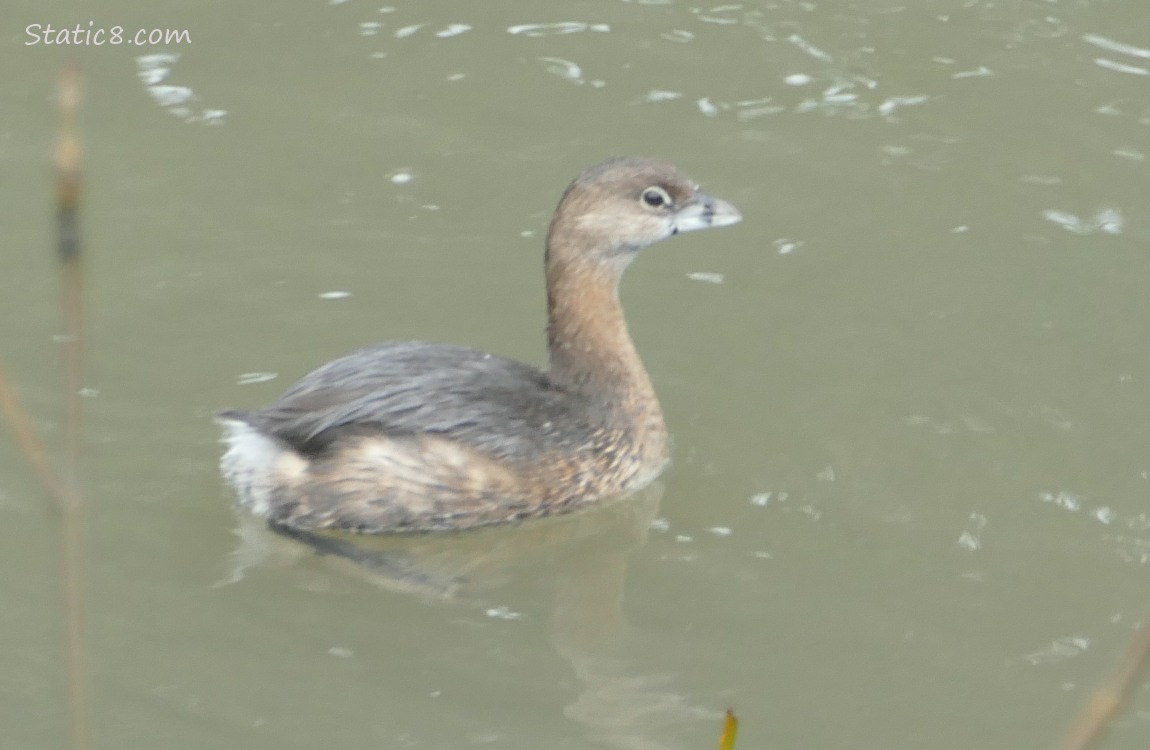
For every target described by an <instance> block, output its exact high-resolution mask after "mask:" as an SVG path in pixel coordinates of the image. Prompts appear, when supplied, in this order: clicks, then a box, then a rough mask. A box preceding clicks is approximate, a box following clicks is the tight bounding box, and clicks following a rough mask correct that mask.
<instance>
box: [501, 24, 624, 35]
mask: <svg viewBox="0 0 1150 750" xmlns="http://www.w3.org/2000/svg"><path fill="white" fill-rule="evenodd" d="M610 30H611V27H610V26H609V25H608V24H605V23H583V22H582V21H558V22H556V23H524V24H519V25H517V26H508V27H507V33H508V34H513V35H515V36H560V35H562V34H578V33H580V32H582V31H599V32H607V31H610Z"/></svg>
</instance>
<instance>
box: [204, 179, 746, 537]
mask: <svg viewBox="0 0 1150 750" xmlns="http://www.w3.org/2000/svg"><path fill="white" fill-rule="evenodd" d="M741 218H742V216H741V215H740V214H739V212H738V210H737V209H736V208H735V207H734V206H732V205H731V204H730V203H727V202H726V201H722V200H719V199H718V198H713V197H711V196H709V195H707V194H705V193H702V192H700V191H699V189H698V186H697V185H696V184H695V183H694V182H692V181H691V180H689V179H688V178H687V177H686V176H684V175H683V174H682V173H681V172H679V171H678V170H677V169H675V167H673V166H671V165H670V164H666V163H664V162H660V161H654V160H650V159H635V158H628V159H611V160H609V161H605V162H603V163H602V164H598V165H596V166H594V167H591V168H589V169H587V170H585V171H584V172H583V173H582V174H581V175H579V177H578V178H576V179H575V181H574V182H572V183H571V185H570V187H568V188H567V192H565V193H564V194H563V198H562V200H560V202H559V207H558V208H557V209H556V211H555V217H554V218H553V219H552V221H551V228H550V230H549V231H548V233H547V251H546V272H547V306H548V323H547V338H548V345H549V349H550V358H551V361H550V367H549V368H548V369H547V370H546V371H541V370H538V369H536V368H534V367H530V366H528V365H525V364H522V363H520V362H516V361H514V360H511V359H505V358H503V357H497V356H495V355H492V354H487V353H485V352H481V351H476V350H475V349H467V348H464V347H461V346H451V345H448V344H428V343H422V342H403V343H385V344H378V345H376V346H371V347H367V348H365V349H361V350H359V351H357V352H354V353H353V354H349V355H348V356H346V357H343V358H341V359H337V360H335V361H334V362H329V363H328V364H326V365H324V366H323V367H321V368H319V369H318V370H316V371H315V372H313V373H311V374H310V375H308V376H306V377H305V378H304V379H303V380H301V381H299V382H298V383H296V384H295V385H294V386H292V387H291V389H289V390H288V391H287V393H285V394H284V395H283V396H282V397H280V399H279V401H277V402H275V403H274V404H272V405H271V406H269V407H267V408H266V409H261V410H259V411H252V412H238V411H228V412H223V413H221V414H220V415H219V417H218V420H219V422H220V423H221V424H222V426H223V427H224V429H225V432H226V434H225V437H224V441H225V443H226V444H227V450H226V452H225V453H224V456H223V459H222V460H221V469H222V471H223V474H224V476H225V477H226V478H227V480H228V481H229V482H230V483H231V484H232V485H233V486H234V487H235V489H236V493H237V495H238V503H239V504H240V505H241V506H242V507H244V508H247V509H249V510H250V511H252V512H254V513H255V514H257V515H259V516H263V517H265V518H266V519H267V520H268V521H269V522H270V523H271V524H272V525H273V526H281V527H288V528H292V529H299V530H305V531H314V530H328V529H330V530H340V531H354V532H363V533H375V534H380V533H412V532H429V531H446V530H462V529H469V528H474V527H478V526H490V525H493V524H499V523H508V522H514V521H520V520H523V519H527V518H536V517H541V516H547V515H552V514H556V513H565V512H568V511H572V510H575V509H576V508H580V507H583V506H585V505H587V504H589V503H591V502H593V501H595V500H598V499H601V498H606V497H610V496H614V495H619V494H621V493H625V492H629V491H632V490H637V489H639V488H641V487H643V486H645V485H647V484H649V483H650V482H651V481H652V480H654V478H655V477H656V476H658V474H659V472H660V471H661V470H662V469H663V467H664V466H665V465H666V463H667V460H668V455H667V431H666V428H665V426H664V424H663V414H662V411H661V410H660V409H659V402H658V400H657V399H656V398H655V391H654V389H653V388H652V387H651V381H650V379H649V378H648V377H647V371H646V370H644V369H643V363H642V362H641V361H640V360H639V355H638V354H637V353H636V351H635V346H634V344H632V342H631V337H630V335H629V334H628V333H627V325H626V323H625V322H624V320H623V310H622V308H621V307H620V305H619V295H618V290H619V278H620V276H621V275H622V273H623V270H624V269H625V268H626V267H627V266H628V264H630V262H631V261H632V260H634V258H635V256H636V255H637V254H638V252H639V251H640V250H641V249H643V248H644V247H646V246H648V245H650V244H652V243H654V242H658V241H659V240H662V239H665V238H667V237H670V236H671V235H674V234H678V233H679V232H685V231H689V230H692V229H706V228H708V227H721V226H726V225H728V224H734V223H735V222H737V221H739V220H740V219H741Z"/></svg>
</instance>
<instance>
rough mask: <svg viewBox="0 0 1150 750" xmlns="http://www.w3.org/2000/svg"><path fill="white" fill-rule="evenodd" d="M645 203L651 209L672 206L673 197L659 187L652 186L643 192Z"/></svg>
mask: <svg viewBox="0 0 1150 750" xmlns="http://www.w3.org/2000/svg"><path fill="white" fill-rule="evenodd" d="M643 202H644V203H646V204H647V205H648V206H650V207H651V208H659V207H661V206H669V205H671V196H669V195H667V191H666V190H664V189H663V188H661V187H659V186H658V185H652V186H651V187H649V188H647V189H646V190H644V191H643Z"/></svg>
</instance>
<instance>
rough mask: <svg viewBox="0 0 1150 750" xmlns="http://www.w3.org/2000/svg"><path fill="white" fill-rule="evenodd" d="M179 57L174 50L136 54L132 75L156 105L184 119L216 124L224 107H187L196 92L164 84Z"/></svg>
mask: <svg viewBox="0 0 1150 750" xmlns="http://www.w3.org/2000/svg"><path fill="white" fill-rule="evenodd" d="M179 59H180V56H179V55H178V54H176V53H174V52H158V53H155V54H151V55H140V56H139V57H137V58H136V75H137V77H139V79H140V81H141V82H142V83H143V84H144V87H145V88H146V89H147V91H148V95H149V96H151V97H152V99H153V100H154V101H155V102H156V103H157V104H159V105H160V106H161V107H163V108H164V109H166V110H168V112H170V113H171V114H173V115H175V116H176V117H178V118H180V119H181V120H183V121H184V122H188V123H199V124H204V125H219V124H220V123H222V122H223V121H224V117H225V116H226V115H227V113H228V111H227V110H226V109H200V110H199V111H196V110H195V109H194V108H193V107H192V106H191V104H192V102H193V101H195V100H196V92H195V91H194V90H193V89H192V87H191V86H179V85H175V84H171V83H166V81H167V80H168V76H170V75H171V74H172V68H173V67H174V66H175V64H176V63H177V62H178V61H179Z"/></svg>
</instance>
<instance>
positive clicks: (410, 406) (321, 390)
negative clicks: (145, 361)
mask: <svg viewBox="0 0 1150 750" xmlns="http://www.w3.org/2000/svg"><path fill="white" fill-rule="evenodd" d="M568 403H569V396H566V395H565V394H563V393H562V392H560V391H558V390H556V389H555V387H554V386H553V385H552V384H551V383H550V381H549V380H548V379H547V376H546V375H545V374H543V373H542V372H540V371H539V370H537V369H535V368H533V367H529V366H527V365H525V364H522V363H520V362H516V361H515V360H512V359H507V358H505V357H497V356H495V355H492V354H487V353H485V352H481V351H477V350H475V349H469V348H466V347H462V346H451V345H446V344H428V343H423V342H402V343H385V344H378V345H376V346H371V347H367V348H364V349H360V350H359V351H356V352H353V353H352V354H349V355H347V356H345V357H342V358H340V359H337V360H334V361H332V362H329V363H328V364H326V365H324V366H323V367H321V368H319V369H318V370H316V371H314V372H312V373H311V374H309V375H307V376H305V377H304V378H303V379H302V380H300V381H299V382H298V383H296V384H295V385H294V386H292V387H291V388H290V389H289V390H288V391H287V392H286V393H284V395H283V396H281V397H280V399H279V400H278V401H277V402H276V403H274V404H272V405H271V406H269V407H267V408H266V409H262V410H260V411H257V412H251V413H248V414H245V415H242V416H241V418H242V419H244V420H245V421H247V422H249V423H251V424H252V425H253V426H255V427H257V428H258V429H260V430H261V431H263V432H265V433H268V434H270V435H274V436H275V437H277V438H279V439H281V440H283V441H285V442H287V443H289V444H290V445H292V446H294V447H296V448H297V449H300V450H304V451H314V450H319V449H322V448H323V447H324V446H326V445H327V444H329V443H330V442H331V441H332V440H334V439H336V438H337V437H338V436H339V435H340V434H343V433H344V432H346V431H348V430H363V429H371V430H379V431H381V432H384V433H389V434H405V433H406V434H410V433H416V432H424V433H437V434H442V435H445V436H450V437H454V438H457V439H460V440H463V441H465V442H468V443H470V444H472V445H474V446H475V447H477V448H480V449H482V450H485V451H488V452H490V453H492V454H493V455H497V456H507V457H512V456H514V455H515V454H522V453H523V452H524V451H528V452H530V451H529V449H530V445H531V443H533V442H534V441H536V440H538V439H540V438H542V437H544V436H545V434H547V433H551V432H552V431H553V430H554V429H555V427H556V425H557V424H559V425H562V424H566V423H568V422H569V421H570V419H571V418H572V416H573V415H572V414H571V413H570V410H569V409H568V408H567V405H568Z"/></svg>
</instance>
